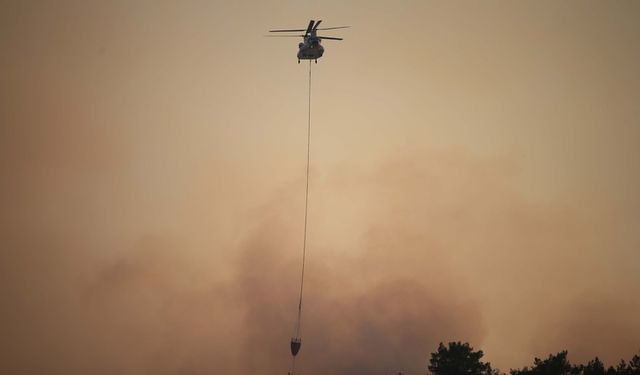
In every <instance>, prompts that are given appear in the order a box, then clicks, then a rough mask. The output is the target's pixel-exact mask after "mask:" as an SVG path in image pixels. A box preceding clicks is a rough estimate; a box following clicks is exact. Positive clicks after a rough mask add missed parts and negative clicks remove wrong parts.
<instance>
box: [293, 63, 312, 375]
mask: <svg viewBox="0 0 640 375" xmlns="http://www.w3.org/2000/svg"><path fill="white" fill-rule="evenodd" d="M310 162H311V60H309V102H308V115H307V180H306V187H305V196H304V237H303V241H302V274H301V275H300V297H299V301H298V320H297V324H296V332H295V338H296V339H298V340H299V339H300V326H301V325H302V291H303V289H304V265H305V258H306V254H307V217H308V210H309V166H310ZM295 366H296V356H295V355H294V356H293V360H292V362H291V375H295Z"/></svg>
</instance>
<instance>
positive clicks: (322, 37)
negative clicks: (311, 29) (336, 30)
mask: <svg viewBox="0 0 640 375" xmlns="http://www.w3.org/2000/svg"><path fill="white" fill-rule="evenodd" d="M318 38H320V39H331V40H342V38H334V37H331V36H320V35H318Z"/></svg>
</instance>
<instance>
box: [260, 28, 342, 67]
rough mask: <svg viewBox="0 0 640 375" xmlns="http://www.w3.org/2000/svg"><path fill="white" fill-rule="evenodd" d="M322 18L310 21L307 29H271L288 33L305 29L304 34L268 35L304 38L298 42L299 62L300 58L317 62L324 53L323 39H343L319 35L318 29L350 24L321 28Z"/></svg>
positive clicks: (274, 31)
mask: <svg viewBox="0 0 640 375" xmlns="http://www.w3.org/2000/svg"><path fill="white" fill-rule="evenodd" d="M320 22H322V20H320V21H318V22H316V21H314V20H311V21H309V26H307V28H306V29H293V30H269V32H270V33H288V32H299V31H304V35H267V36H272V37H297V38H300V37H301V38H302V39H303V42H302V43H300V44H298V49H299V50H298V64H300V60H315V62H316V64H317V63H318V59H319V58H321V57H322V54H323V53H324V47H322V45H321V44H320V42H321V41H322V39H331V40H342V38H335V37H330V36H319V35H318V34H317V33H316V32H317V31H318V30H335V29H346V28H348V27H350V26H337V27H325V28H322V29H319V28H318V26H319V25H320Z"/></svg>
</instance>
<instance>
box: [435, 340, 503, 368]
mask: <svg viewBox="0 0 640 375" xmlns="http://www.w3.org/2000/svg"><path fill="white" fill-rule="evenodd" d="M483 355H484V353H482V350H478V351H477V352H474V351H473V348H472V347H471V346H469V344H468V343H464V344H463V343H461V342H450V343H449V347H448V348H447V347H445V346H444V345H443V344H442V343H440V345H439V346H438V351H437V352H435V353H431V360H430V361H429V362H430V365H429V371H431V373H432V374H434V375H491V374H494V373H497V372H494V371H493V370H492V369H491V364H490V363H488V362H486V363H485V362H482V361H481V360H480V359H481V358H482V356H483Z"/></svg>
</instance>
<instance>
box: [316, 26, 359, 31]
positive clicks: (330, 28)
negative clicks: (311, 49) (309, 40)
mask: <svg viewBox="0 0 640 375" xmlns="http://www.w3.org/2000/svg"><path fill="white" fill-rule="evenodd" d="M349 27H351V26H336V27H323V28H322V29H316V30H335V29H347V28H349Z"/></svg>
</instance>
